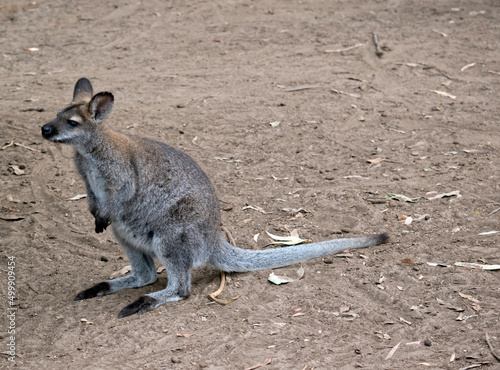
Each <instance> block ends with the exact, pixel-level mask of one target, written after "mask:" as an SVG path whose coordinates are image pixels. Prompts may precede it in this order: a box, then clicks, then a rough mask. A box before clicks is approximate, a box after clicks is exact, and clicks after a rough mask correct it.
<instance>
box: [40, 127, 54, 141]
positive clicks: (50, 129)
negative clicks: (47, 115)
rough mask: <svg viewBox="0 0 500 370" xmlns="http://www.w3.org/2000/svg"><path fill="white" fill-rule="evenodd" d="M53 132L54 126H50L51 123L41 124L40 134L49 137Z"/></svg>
mask: <svg viewBox="0 0 500 370" xmlns="http://www.w3.org/2000/svg"><path fill="white" fill-rule="evenodd" d="M53 132H54V127H52V126H51V125H48V124H47V125H43V126H42V136H43V137H45V138H47V137H49V136H50V135H52V133H53Z"/></svg>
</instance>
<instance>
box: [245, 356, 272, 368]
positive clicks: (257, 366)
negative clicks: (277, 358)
mask: <svg viewBox="0 0 500 370" xmlns="http://www.w3.org/2000/svg"><path fill="white" fill-rule="evenodd" d="M272 357H273V355H272V353H271V354H270V355H269V357H268V358H267V359H266V360H265V361H264V362H262V363H260V364H257V365H253V366H250V367H247V368H246V369H245V370H255V369H258V368H259V367H262V366H266V365H269V364H270V363H271V360H272Z"/></svg>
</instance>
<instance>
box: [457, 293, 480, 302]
mask: <svg viewBox="0 0 500 370" xmlns="http://www.w3.org/2000/svg"><path fill="white" fill-rule="evenodd" d="M458 295H459V296H460V297H462V298H465V299H468V300H469V301H472V302H474V303H479V300H477V299H476V298H474V297H473V296H471V295H468V294H463V293H460V292H458Z"/></svg>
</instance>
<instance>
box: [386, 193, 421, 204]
mask: <svg viewBox="0 0 500 370" xmlns="http://www.w3.org/2000/svg"><path fill="white" fill-rule="evenodd" d="M385 197H386V198H389V199H393V200H399V201H402V202H408V203H415V202H416V201H417V200H418V199H419V198H410V197H407V196H406V195H403V194H387V195H386V196H385Z"/></svg>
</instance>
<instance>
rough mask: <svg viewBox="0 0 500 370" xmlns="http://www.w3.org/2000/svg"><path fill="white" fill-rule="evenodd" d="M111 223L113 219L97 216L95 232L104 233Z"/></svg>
mask: <svg viewBox="0 0 500 370" xmlns="http://www.w3.org/2000/svg"><path fill="white" fill-rule="evenodd" d="M110 223H111V221H110V220H109V219H107V218H101V217H96V218H95V232H96V233H97V234H99V233H102V232H103V231H104V230H106V228H107V227H108V225H109V224H110Z"/></svg>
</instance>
